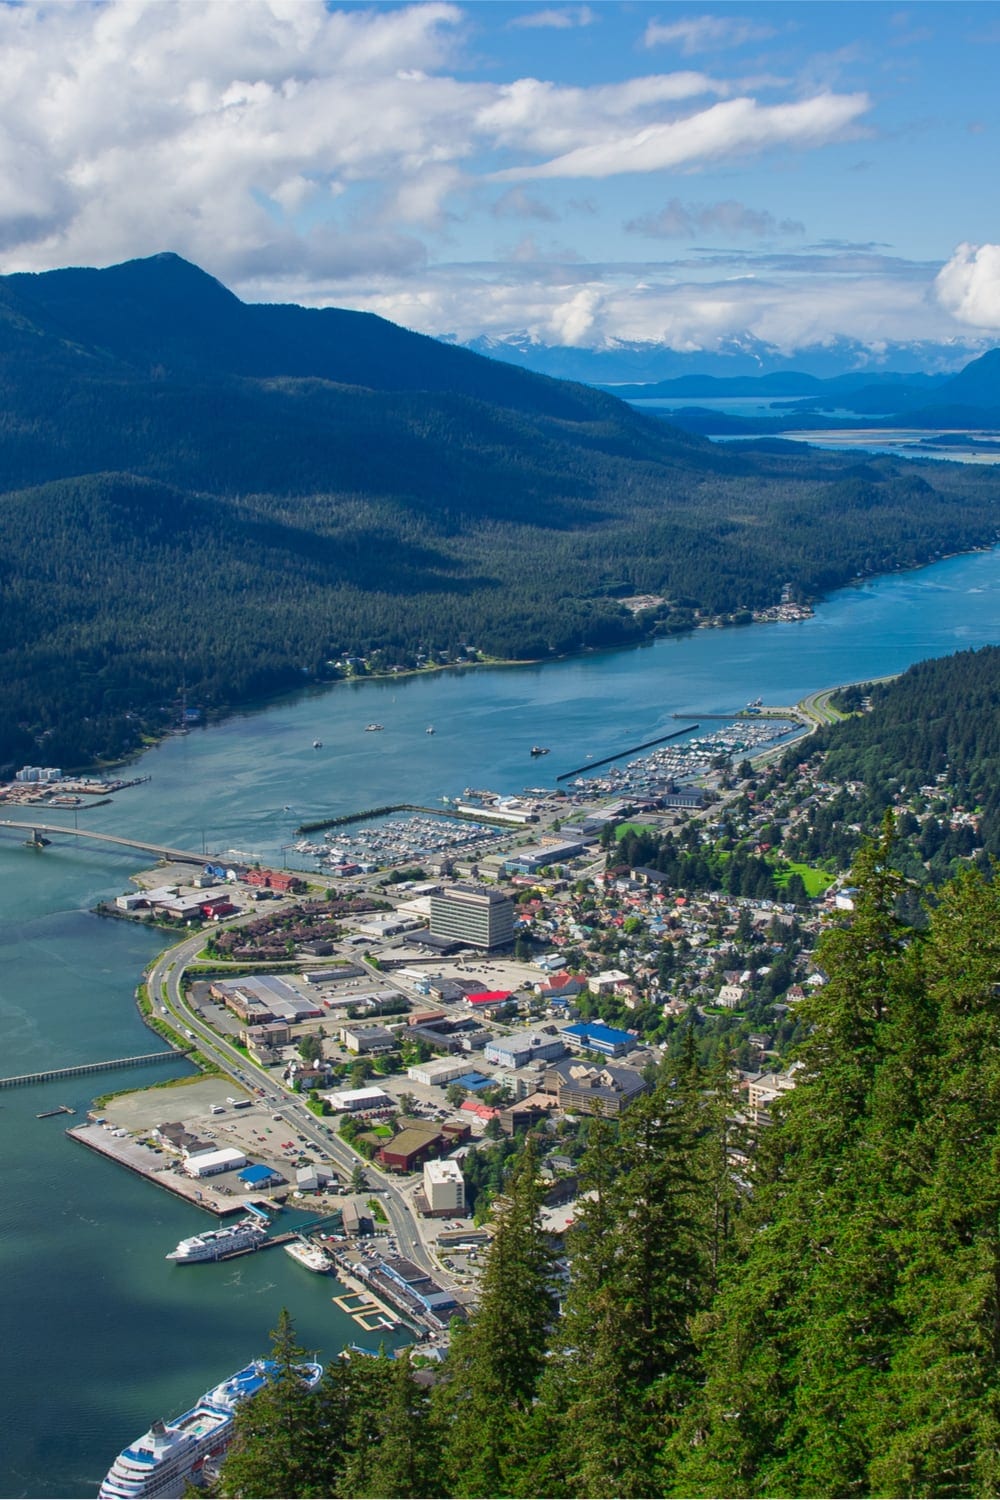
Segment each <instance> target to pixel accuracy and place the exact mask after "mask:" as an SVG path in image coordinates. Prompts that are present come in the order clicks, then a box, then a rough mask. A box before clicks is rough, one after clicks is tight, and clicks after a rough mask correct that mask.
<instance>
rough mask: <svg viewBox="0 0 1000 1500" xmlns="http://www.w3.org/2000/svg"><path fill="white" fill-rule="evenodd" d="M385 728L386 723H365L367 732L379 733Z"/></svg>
mask: <svg viewBox="0 0 1000 1500" xmlns="http://www.w3.org/2000/svg"><path fill="white" fill-rule="evenodd" d="M384 728H385V725H384V724H366V725H365V734H377V733H378V731H379V730H380V729H384Z"/></svg>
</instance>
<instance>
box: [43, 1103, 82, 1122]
mask: <svg viewBox="0 0 1000 1500" xmlns="http://www.w3.org/2000/svg"><path fill="white" fill-rule="evenodd" d="M75 1114H76V1110H75V1109H70V1107H69V1105H68V1104H57V1105H56V1107H55V1109H43V1110H40V1111H39V1112H38V1114H37V1115H36V1116H35V1119H36V1120H51V1119H52V1117H53V1115H75Z"/></svg>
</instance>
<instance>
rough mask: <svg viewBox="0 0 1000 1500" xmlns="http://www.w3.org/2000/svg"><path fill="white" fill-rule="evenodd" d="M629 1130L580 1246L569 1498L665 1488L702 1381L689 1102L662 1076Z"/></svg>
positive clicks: (701, 1287) (700, 1253)
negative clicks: (674, 1446)
mask: <svg viewBox="0 0 1000 1500" xmlns="http://www.w3.org/2000/svg"><path fill="white" fill-rule="evenodd" d="M620 1132H621V1134H620V1145H619V1152H618V1158H619V1161H620V1163H621V1171H620V1173H619V1175H618V1176H617V1177H616V1179H615V1180H614V1181H613V1182H612V1183H611V1184H610V1186H609V1187H608V1188H607V1189H606V1190H604V1191H601V1192H600V1193H599V1195H598V1198H597V1200H596V1205H597V1206H596V1208H594V1209H588V1210H585V1211H584V1214H583V1221H584V1222H583V1227H582V1229H581V1232H580V1233H579V1235H577V1236H576V1237H575V1242H574V1244H573V1257H572V1265H571V1283H570V1291H569V1295H568V1298H567V1308H566V1319H565V1323H566V1329H567V1332H568V1334H569V1347H568V1348H567V1351H566V1356H565V1358H566V1361H567V1363H568V1366H569V1373H570V1379H569V1383H568V1384H569V1393H570V1397H571V1404H570V1406H569V1410H568V1413H567V1426H568V1429H569V1430H570V1431H572V1432H573V1434H574V1439H575V1441H574V1451H573V1452H572V1453H571V1454H569V1455H568V1457H569V1459H570V1461H571V1463H572V1464H573V1466H574V1467H573V1472H571V1473H570V1475H569V1482H570V1493H572V1494H584V1495H622V1496H642V1495H651V1494H657V1493H659V1491H660V1489H661V1488H662V1485H663V1479H664V1471H663V1450H664V1444H665V1443H666V1441H667V1440H668V1439H669V1437H670V1435H671V1432H672V1430H673V1428H674V1426H675V1424H676V1422H677V1420H678V1418H679V1415H680V1413H681V1412H682V1411H683V1409H684V1407H685V1405H686V1403H687V1401H688V1399H689V1398H690V1395H691V1392H692V1388H693V1383H694V1381H695V1379H696V1365H695V1349H694V1343H693V1339H692V1333H691V1320H692V1317H693V1315H694V1313H695V1312H696V1311H697V1309H698V1307H699V1306H700V1305H701V1302H702V1300H703V1297H704V1295H705V1290H706V1277H705V1257H704V1244H703V1236H702V1234H701V1226H700V1225H699V1221H698V1218H699V1216H698V1184H697V1181H696V1179H695V1178H694V1176H693V1174H692V1170H691V1151H692V1148H693V1144H694V1140H693V1134H692V1132H691V1129H690V1124H689V1120H688V1117H687V1110H686V1108H685V1105H684V1102H683V1100H682V1099H681V1098H680V1097H679V1096H678V1095H677V1094H676V1093H675V1092H673V1091H671V1089H670V1088H669V1087H668V1086H667V1085H665V1084H661V1085H659V1086H658V1087H657V1088H656V1089H655V1090H654V1091H653V1093H652V1094H650V1095H647V1096H646V1097H644V1098H642V1099H639V1100H637V1101H635V1102H634V1103H633V1104H632V1105H631V1106H630V1108H629V1110H628V1111H627V1113H626V1114H625V1115H624V1117H623V1119H622V1121H621V1125H620ZM595 1166H597V1164H595ZM598 1169H599V1168H598ZM592 1170H594V1169H593V1168H592ZM588 1220H589V1222H588Z"/></svg>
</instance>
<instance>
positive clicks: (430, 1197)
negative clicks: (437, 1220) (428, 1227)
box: [424, 1161, 465, 1214]
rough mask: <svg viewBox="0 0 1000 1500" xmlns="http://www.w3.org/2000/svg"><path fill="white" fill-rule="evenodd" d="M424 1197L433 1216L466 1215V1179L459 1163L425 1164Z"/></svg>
mask: <svg viewBox="0 0 1000 1500" xmlns="http://www.w3.org/2000/svg"><path fill="white" fill-rule="evenodd" d="M424 1197H425V1198H426V1199H427V1207H428V1209H429V1210H430V1212H431V1213H432V1214H464V1213H465V1178H464V1177H463V1176H462V1169H461V1167H460V1166H459V1165H458V1162H457V1161H428V1162H425V1163H424Z"/></svg>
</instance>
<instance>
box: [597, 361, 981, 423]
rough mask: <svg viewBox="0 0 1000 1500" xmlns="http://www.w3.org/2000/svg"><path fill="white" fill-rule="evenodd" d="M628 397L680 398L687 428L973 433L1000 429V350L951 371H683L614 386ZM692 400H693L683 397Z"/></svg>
mask: <svg viewBox="0 0 1000 1500" xmlns="http://www.w3.org/2000/svg"><path fill="white" fill-rule="evenodd" d="M615 394H616V395H618V396H620V397H621V398H622V399H623V400H627V401H640V402H641V401H648V400H650V399H660V400H670V401H672V402H673V401H683V402H684V403H685V404H684V406H683V407H682V408H680V409H674V408H673V407H671V409H670V411H669V412H668V413H665V414H663V415H666V416H667V417H668V418H669V421H670V422H671V424H672V425H674V426H678V427H683V428H684V430H685V431H687V432H697V433H712V434H714V435H718V434H720V433H723V432H724V433H726V434H728V435H738V434H741V433H742V434H745V435H747V436H752V435H755V434H756V435H768V434H770V435H774V434H777V433H781V432H789V431H795V430H809V429H814V428H824V429H826V430H829V431H836V430H837V429H844V428H858V427H861V428H866V427H867V428H871V429H872V430H875V431H878V430H879V429H881V428H886V427H899V426H904V427H908V428H916V429H921V430H928V431H929V430H933V429H938V428H943V429H947V430H954V431H963V432H968V431H973V432H978V431H981V430H983V429H989V430H996V429H1000V349H990V350H987V352H986V353H985V354H981V355H980V356H979V357H978V358H977V359H974V360H972V361H971V362H970V363H969V364H967V365H966V366H965V368H964V369H962V370H960V371H959V372H958V373H957V374H955V375H924V374H918V375H888V374H884V375H882V377H881V378H880V380H878V381H877V382H876V381H872V380H871V378H870V377H868V376H860V375H839V376H835V377H834V378H832V379H830V380H817V379H815V378H814V377H812V376H809V375H806V374H803V373H802V372H801V371H793V370H789V371H785V372H782V373H781V374H773V375H762V376H760V377H758V378H757V379H749V378H747V377H745V376H744V377H741V378H736V379H728V380H719V379H716V378H714V377H712V376H704V375H703V376H684V377H682V378H680V379H678V380H662V381H658V382H657V383H656V384H655V385H631V386H619V387H616V388H615ZM744 396H745V397H757V398H758V399H760V400H762V401H767V402H768V404H769V408H770V410H769V411H768V413H766V414H762V413H759V412H757V413H754V414H753V415H744V414H742V413H739V414H734V413H732V412H724V413H720V412H719V411H718V410H711V411H710V410H708V409H706V408H703V407H699V406H698V405H697V403H698V401H703V400H708V399H714V400H724V399H732V398H734V397H744ZM688 402H691V403H692V404H691V405H688V404H687V403H688Z"/></svg>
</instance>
